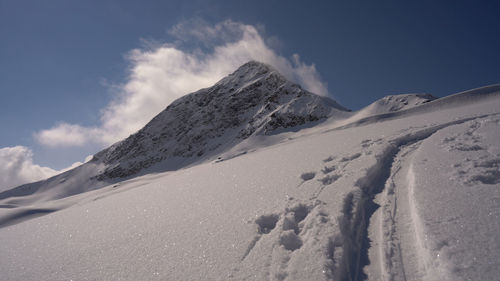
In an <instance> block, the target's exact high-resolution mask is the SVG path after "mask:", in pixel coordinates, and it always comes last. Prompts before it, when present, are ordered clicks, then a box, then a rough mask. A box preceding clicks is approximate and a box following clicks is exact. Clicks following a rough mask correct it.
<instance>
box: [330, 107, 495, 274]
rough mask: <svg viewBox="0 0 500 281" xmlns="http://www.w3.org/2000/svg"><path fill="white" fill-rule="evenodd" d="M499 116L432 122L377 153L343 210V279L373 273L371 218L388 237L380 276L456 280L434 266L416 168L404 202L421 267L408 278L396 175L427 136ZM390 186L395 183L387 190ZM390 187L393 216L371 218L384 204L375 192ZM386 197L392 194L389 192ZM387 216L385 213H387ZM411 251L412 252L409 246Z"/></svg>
mask: <svg viewBox="0 0 500 281" xmlns="http://www.w3.org/2000/svg"><path fill="white" fill-rule="evenodd" d="M493 115H497V114H492V115H481V116H477V117H470V118H465V119H460V120H456V121H452V122H448V123H445V124H441V125H437V126H432V127H428V128H425V129H422V130H419V131H416V132H411V133H410V134H406V135H403V136H401V137H398V138H396V139H394V140H390V141H389V143H388V144H386V147H385V148H384V150H383V151H384V152H383V153H382V154H380V155H376V156H375V157H376V158H377V164H376V165H375V166H372V167H371V168H369V169H368V170H367V171H366V174H365V176H364V177H362V178H360V179H358V181H357V182H356V185H357V187H358V188H359V190H355V191H353V192H351V193H349V194H348V196H347V197H346V198H345V199H344V207H343V211H342V213H343V215H342V216H341V217H340V218H339V223H340V231H341V236H342V248H343V249H342V250H343V254H342V261H341V264H340V268H339V272H338V273H337V274H338V275H337V276H338V280H353V281H358V280H366V279H368V276H367V275H366V273H365V272H364V267H365V266H367V265H368V264H370V259H369V257H368V249H369V248H370V247H371V243H370V239H369V235H368V227H369V225H370V223H372V224H379V228H381V230H380V232H382V233H383V234H382V236H385V237H384V238H385V239H384V238H383V239H384V240H386V241H384V240H382V241H376V242H375V243H374V244H377V245H378V247H380V249H379V250H378V251H379V253H380V254H379V257H380V258H381V260H379V261H378V262H380V263H381V264H380V268H381V270H380V273H379V274H380V275H381V276H377V277H376V278H377V279H381V280H453V279H452V277H451V275H452V273H451V272H449V271H447V268H446V265H443V268H440V269H437V270H436V269H433V268H431V267H430V259H431V258H430V257H429V253H428V252H427V250H426V247H427V246H426V245H425V242H424V240H425V237H424V236H425V233H424V231H425V230H424V229H423V225H422V223H421V222H420V218H419V215H418V211H417V207H416V205H415V204H416V203H415V199H414V197H413V194H414V190H413V189H414V174H413V171H412V169H411V168H410V169H409V170H408V171H407V175H406V180H407V187H406V188H407V190H406V192H405V194H407V197H408V198H407V200H406V201H407V204H403V206H404V205H407V206H408V210H406V212H409V218H408V219H409V220H410V222H411V223H410V227H411V229H412V231H407V233H406V235H409V233H413V234H414V237H413V238H409V240H414V241H413V244H414V245H411V243H410V242H409V241H405V242H406V244H405V245H411V246H410V248H411V249H412V250H415V251H416V252H415V253H416V257H414V258H415V259H416V260H417V264H418V265H419V266H418V267H419V268H417V269H413V271H416V273H414V275H415V276H416V277H415V278H412V279H407V278H406V272H405V268H404V263H405V262H404V258H403V255H402V250H401V246H400V244H399V242H398V240H399V238H398V237H397V235H399V234H396V235H394V231H395V230H394V229H395V228H396V229H403V227H402V225H401V224H402V223H403V222H399V221H397V220H395V217H396V211H397V209H398V205H397V201H398V200H404V199H403V198H401V197H400V196H399V195H398V194H394V193H395V192H397V190H398V189H399V188H396V189H395V188H394V182H392V179H393V178H394V176H395V174H396V173H398V172H399V170H400V169H401V162H404V161H408V160H407V159H406V158H408V157H409V155H410V154H411V152H413V151H414V150H415V149H417V148H418V145H419V144H420V143H421V142H422V141H423V140H425V139H426V138H428V137H430V136H431V135H433V134H434V133H436V132H437V131H439V130H441V129H444V128H447V127H449V126H453V125H457V124H462V123H465V122H468V121H471V120H475V119H480V118H485V117H488V116H493ZM362 144H364V145H366V144H367V142H366V141H363V142H362ZM359 156H360V153H357V154H355V155H353V156H351V157H343V158H342V159H341V162H344V161H346V160H352V159H356V158H358V157H359ZM410 166H411V165H410ZM388 185H389V188H388V189H387V186H388ZM384 191H385V194H387V193H389V194H390V196H391V197H394V198H392V201H390V200H389V199H388V198H386V201H390V202H385V203H386V204H388V205H386V206H383V207H384V209H386V211H388V212H389V219H388V220H387V218H386V220H385V221H380V219H379V220H378V221H371V217H372V215H373V214H374V212H375V211H376V210H377V209H378V208H379V205H378V204H377V203H375V201H374V199H375V196H376V195H377V194H379V193H381V192H384ZM320 192H321V191H320ZM386 197H389V196H387V195H386ZM399 208H401V207H399ZM382 219H384V218H383V217H382ZM387 223H389V225H386V224H387ZM380 224H382V225H380ZM384 228H389V234H386V233H387V230H386V229H384ZM387 243H389V246H388V247H387V246H385V245H386V244H387ZM386 247H387V248H386ZM406 250H407V251H408V250H409V249H406ZM444 263H445V262H444ZM412 264H414V263H412ZM395 267H397V268H395ZM412 276H413V275H412ZM370 280H371V278H370Z"/></svg>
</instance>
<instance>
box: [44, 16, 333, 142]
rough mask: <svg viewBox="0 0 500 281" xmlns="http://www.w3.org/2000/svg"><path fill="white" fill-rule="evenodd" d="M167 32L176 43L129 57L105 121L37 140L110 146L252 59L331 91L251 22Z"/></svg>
mask: <svg viewBox="0 0 500 281" xmlns="http://www.w3.org/2000/svg"><path fill="white" fill-rule="evenodd" d="M169 34H170V35H171V36H173V37H174V38H175V39H176V40H175V42H173V43H167V44H158V43H153V42H146V43H147V44H146V45H148V46H147V47H144V48H142V49H134V50H132V51H131V52H130V53H129V54H128V55H127V59H128V60H129V62H130V69H129V70H130V73H129V77H128V80H127V82H126V83H124V84H123V85H118V86H117V88H118V91H117V93H116V95H115V97H114V98H113V100H112V101H111V102H110V103H109V104H108V105H107V106H106V107H105V108H104V109H102V110H101V124H99V125H98V126H95V127H84V126H80V125H77V124H67V123H60V124H57V125H55V126H54V127H52V128H50V129H46V130H42V131H40V132H37V133H36V134H35V135H34V136H35V138H36V139H37V140H38V142H40V143H41V144H43V145H46V146H50V147H57V146H82V145H85V144H88V143H93V144H99V145H101V146H105V145H109V144H111V143H113V142H116V141H118V140H120V139H122V138H125V137H127V136H129V135H130V134H132V133H134V132H135V131H137V130H138V129H140V128H142V127H143V126H144V125H145V124H146V123H147V122H148V121H149V120H151V119H152V118H153V117H154V116H155V115H156V114H158V113H159V112H160V111H161V110H163V109H164V108H165V107H166V106H167V105H168V104H170V103H171V102H172V101H173V100H175V99H177V98H179V97H181V96H183V95H185V94H188V93H191V92H194V91H196V90H198V89H200V88H205V87H209V86H211V85H213V84H214V83H216V82H217V81H218V80H220V79H221V78H223V77H224V76H226V75H228V74H229V73H231V72H233V71H234V70H236V68H238V67H239V66H240V65H242V64H244V63H245V62H247V61H249V60H252V59H253V60H257V61H262V62H265V63H268V64H270V65H272V66H274V67H275V68H276V69H278V71H280V72H281V73H282V74H283V75H285V76H286V77H287V78H289V79H290V80H292V81H295V82H297V83H299V84H301V85H302V86H303V87H304V88H305V89H307V90H309V91H311V92H314V93H316V94H320V95H327V94H328V90H327V86H326V85H325V84H324V83H323V82H322V81H321V79H320V77H319V74H318V72H317V71H316V68H315V66H314V65H308V64H305V63H303V62H302V61H301V60H300V58H299V56H298V55H294V56H293V57H292V59H291V60H289V59H287V58H285V57H283V56H280V55H278V54H277V53H276V52H275V51H273V50H272V49H271V48H270V47H268V46H267V45H266V43H265V39H264V38H263V36H262V35H261V34H259V32H258V31H257V28H256V27H254V26H252V25H246V24H243V23H240V22H234V21H231V20H226V21H223V22H220V23H218V24H215V25H209V24H207V23H206V22H204V21H202V20H199V19H197V20H191V21H185V22H181V23H179V24H177V25H176V26H174V27H172V28H171V29H170V30H169ZM115 88H116V86H115Z"/></svg>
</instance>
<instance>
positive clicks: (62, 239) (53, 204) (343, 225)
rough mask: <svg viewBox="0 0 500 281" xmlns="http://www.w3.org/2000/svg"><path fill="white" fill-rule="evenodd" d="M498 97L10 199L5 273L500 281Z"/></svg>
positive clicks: (433, 105) (8, 276) (250, 144)
mask: <svg viewBox="0 0 500 281" xmlns="http://www.w3.org/2000/svg"><path fill="white" fill-rule="evenodd" d="M485 89H486V90H485ZM499 89H500V87H499V86H493V87H488V88H482V89H478V90H475V91H469V92H464V93H461V94H457V95H454V96H450V97H447V98H445V99H444V102H443V101H440V100H441V99H438V100H435V101H432V102H428V103H425V104H423V105H419V106H416V107H413V108H410V109H406V110H400V111H397V112H385V113H382V112H377V114H376V115H373V116H363V117H359V118H358V119H353V117H349V116H346V118H349V119H345V120H339V119H336V118H332V119H329V120H327V121H326V122H323V123H321V124H319V125H317V126H315V127H310V128H303V129H302V130H299V131H297V132H283V133H281V134H273V135H270V136H265V135H262V136H256V137H255V138H248V139H246V140H244V141H242V142H240V143H238V144H237V145H236V146H235V147H233V148H231V149H229V150H227V151H224V152H223V153H221V154H220V156H219V157H217V158H214V159H213V160H210V161H208V160H207V161H205V162H202V163H199V164H197V165H191V166H186V167H185V168H181V169H179V170H175V171H168V172H161V173H150V174H146V175H143V176H140V177H136V178H133V179H129V180H125V181H121V182H115V183H112V184H111V185H108V186H104V187H102V188H99V189H98V188H97V187H96V188H95V190H91V191H89V192H84V193H77V194H75V193H71V192H68V191H67V190H66V189H65V188H53V189H47V190H44V191H43V192H32V190H29V191H27V192H26V194H19V195H20V196H14V197H12V196H11V197H5V198H2V199H0V205H1V206H0V207H1V208H0V227H1V228H0V241H1V243H0V253H2V254H1V255H0V275H1V279H2V280H498V276H500V254H499V253H500V236H499V235H498V233H500V219H499V215H500V188H499V187H500V170H499V166H500V143H499V141H498V139H500V91H499ZM88 167H92V166H90V165H88ZM80 169H82V168H80ZM88 169H91V168H88ZM92 169H95V170H99V169H100V167H98V166H95V167H93V168H92ZM70 172H71V171H70ZM90 172H92V171H90ZM77 174H78V175H81V174H80V173H77ZM63 175H65V176H64V177H65V181H63V182H62V183H63V184H64V183H65V182H67V181H70V180H73V179H72V177H71V176H70V175H71V174H68V173H67V174H63ZM61 180H62V178H61ZM75 183H76V185H78V181H77V180H76V179H75ZM47 184H48V183H47ZM71 186H73V185H72V184H67V185H66V188H69V187H71ZM41 188H43V186H42V187H41ZM68 195H71V196H68ZM43 196H46V197H43ZM32 197H36V200H35V199H33V198H32Z"/></svg>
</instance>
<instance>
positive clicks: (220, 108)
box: [0, 61, 351, 222]
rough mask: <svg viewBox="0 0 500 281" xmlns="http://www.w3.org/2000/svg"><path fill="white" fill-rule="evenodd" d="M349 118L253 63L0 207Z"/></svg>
mask: <svg viewBox="0 0 500 281" xmlns="http://www.w3.org/2000/svg"><path fill="white" fill-rule="evenodd" d="M350 114H351V113H350V112H349V111H348V110H347V109H345V108H344V107H342V106H341V105H339V104H337V103H336V102H335V101H333V100H331V99H329V98H326V97H320V96H317V95H315V94H312V93H309V92H307V91H305V90H303V89H302V88H301V87H300V86H299V85H297V84H294V83H291V82H289V81H287V80H286V78H284V77H283V76H282V75H281V74H280V73H278V72H277V71H276V70H275V69H274V68H272V67H271V66H269V65H266V64H263V63H260V62H255V61H251V62H248V63H246V64H244V65H242V66H241V67H240V68H238V69H237V70H236V71H235V72H234V73H232V74H230V75H228V76H227V77H225V78H223V79H222V80H220V81H219V82H217V83H216V84H215V85H214V86H212V87H210V88H206V89H201V90H199V91H197V92H195V93H191V94H188V95H185V96H183V97H181V98H179V99H177V100H176V101H174V102H173V103H172V104H170V105H169V106H168V107H167V108H166V109H165V110H164V111H162V112H160V113H159V114H158V115H157V116H156V117H154V118H153V119H152V120H151V121H150V122H149V123H148V124H147V125H146V126H145V127H144V128H142V129H141V130H139V131H138V132H136V133H135V134H132V135H131V136H129V137H128V138H126V139H124V140H122V141H120V142H117V143H116V144H114V145H112V146H111V147H109V148H106V149H104V150H103V151H101V152H98V153H97V154H95V155H94V157H93V159H92V160H91V161H89V162H87V163H85V164H83V165H81V166H79V167H78V168H76V169H73V170H71V171H68V172H66V173H63V174H61V175H57V176H55V177H52V178H50V179H48V180H43V181H40V182H37V183H31V184H26V185H23V186H20V187H17V188H15V189H12V190H9V191H6V192H2V193H0V200H2V199H5V198H9V197H13V196H14V197H19V196H23V198H22V200H15V201H14V202H13V201H10V200H9V199H8V200H9V201H8V203H5V202H4V204H9V205H14V206H26V205H27V204H32V203H34V202H41V201H46V200H49V199H60V198H63V197H67V196H70V195H75V194H78V193H82V192H86V191H89V190H94V189H97V188H101V187H103V186H106V185H109V184H112V183H116V182H119V181H121V180H123V179H124V178H130V177H132V176H136V175H138V174H147V173H151V172H158V171H167V170H176V169H179V168H182V167H186V166H188V165H192V164H195V163H200V162H202V161H206V160H207V159H208V160H209V159H211V158H213V157H214V156H215V155H217V154H220V153H222V152H224V151H226V150H227V149H231V148H232V147H234V146H235V145H236V144H238V143H240V142H242V141H243V140H246V139H249V138H253V137H258V136H263V135H264V136H265V135H272V134H276V133H278V132H284V131H289V130H296V129H297V128H298V127H299V126H303V127H304V126H305V127H307V126H313V125H315V124H318V123H320V122H322V121H325V120H326V119H327V118H331V119H340V118H344V117H345V116H350ZM0 204H2V202H1V201H0ZM0 222H1V220H0Z"/></svg>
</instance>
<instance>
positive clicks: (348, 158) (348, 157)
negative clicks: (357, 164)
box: [340, 152, 361, 162]
mask: <svg viewBox="0 0 500 281" xmlns="http://www.w3.org/2000/svg"><path fill="white" fill-rule="evenodd" d="M360 156H361V153H359V152H358V153H355V154H353V155H351V156H346V157H342V159H340V162H347V161H352V160H354V159H357V158H359V157H360Z"/></svg>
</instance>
